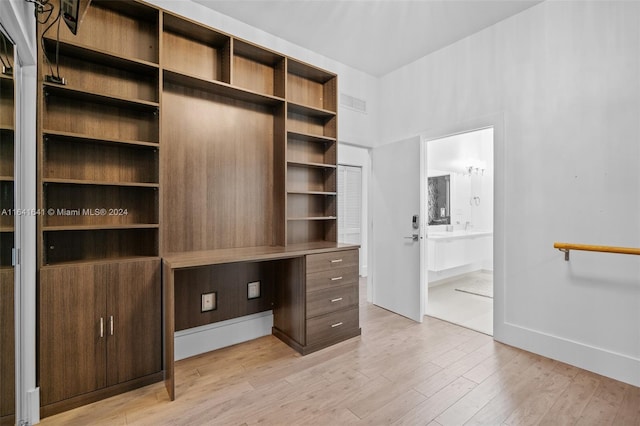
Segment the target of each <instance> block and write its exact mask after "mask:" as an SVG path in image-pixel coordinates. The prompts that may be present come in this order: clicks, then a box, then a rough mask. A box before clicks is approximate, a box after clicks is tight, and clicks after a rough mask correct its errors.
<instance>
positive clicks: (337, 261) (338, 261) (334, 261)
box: [331, 259, 342, 263]
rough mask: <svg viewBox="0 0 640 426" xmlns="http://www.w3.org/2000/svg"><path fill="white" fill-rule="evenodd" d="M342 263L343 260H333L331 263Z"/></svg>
mask: <svg viewBox="0 0 640 426" xmlns="http://www.w3.org/2000/svg"><path fill="white" fill-rule="evenodd" d="M340 262H342V259H333V260H332V261H331V263H340Z"/></svg>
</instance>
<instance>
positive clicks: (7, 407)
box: [0, 267, 16, 425]
mask: <svg viewBox="0 0 640 426" xmlns="http://www.w3.org/2000/svg"><path fill="white" fill-rule="evenodd" d="M14 300H15V299H14V282H13V268H9V267H5V268H0V425H4V424H13V423H14V421H13V414H14V412H15V393H16V388H15V363H14V359H15V322H14V312H15V311H14V307H13V306H14Z"/></svg>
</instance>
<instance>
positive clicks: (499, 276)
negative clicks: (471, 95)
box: [420, 112, 507, 341]
mask: <svg viewBox="0 0 640 426" xmlns="http://www.w3.org/2000/svg"><path fill="white" fill-rule="evenodd" d="M489 127H493V165H494V181H493V289H494V299H493V338H494V339H495V340H499V341H501V340H502V339H503V336H504V333H505V327H504V324H505V304H506V302H505V299H506V298H505V269H506V265H505V262H504V259H505V233H506V232H505V229H506V223H505V217H506V207H507V199H506V190H505V189H506V142H505V124H504V113H502V112H499V113H494V114H490V115H486V116H482V117H477V118H473V119H470V120H467V121H462V122H457V123H451V124H448V125H445V126H442V127H437V128H433V129H429V130H426V131H424V132H422V133H421V134H420V158H421V159H420V162H421V167H420V187H421V190H420V198H421V200H420V210H421V216H422V220H421V222H422V223H421V228H422V229H424V232H425V233H426V221H425V213H426V212H423V210H426V207H425V203H426V202H427V200H428V195H427V188H426V184H425V182H426V175H427V163H426V161H427V143H428V142H429V141H432V140H436V139H442V138H446V137H449V136H455V135H459V134H463V133H469V132H473V131H476V130H482V129H486V128H489ZM426 259H427V241H426V238H421V240H420V277H421V280H420V281H421V286H423V287H422V293H423V295H424V297H423V298H422V302H421V303H422V304H423V309H422V312H424V311H425V309H424V308H426V301H427V298H428V297H429V296H428V288H427V285H428V281H427V265H426ZM423 275H424V277H423Z"/></svg>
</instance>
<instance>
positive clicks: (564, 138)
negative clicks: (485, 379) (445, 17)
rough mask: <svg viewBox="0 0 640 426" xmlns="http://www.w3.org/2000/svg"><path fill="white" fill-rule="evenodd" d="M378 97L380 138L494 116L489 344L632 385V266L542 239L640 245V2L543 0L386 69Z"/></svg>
mask: <svg viewBox="0 0 640 426" xmlns="http://www.w3.org/2000/svg"><path fill="white" fill-rule="evenodd" d="M379 99H380V107H381V111H380V117H381V118H383V120H381V121H382V122H381V124H380V125H379V127H378V130H379V132H380V134H381V143H384V144H386V143H391V142H393V141H397V140H402V139H404V138H407V137H409V136H411V135H416V134H419V133H420V132H422V131H424V130H425V129H427V130H429V129H437V128H446V127H450V126H452V125H454V124H455V123H461V122H465V121H468V120H473V119H477V118H478V117H483V116H487V115H491V114H501V115H502V116H503V117H504V144H505V152H504V155H505V170H500V171H496V173H504V175H503V176H504V184H505V189H504V193H505V195H504V198H501V199H500V200H499V201H498V203H497V204H496V208H497V209H499V211H500V212H501V213H500V214H503V213H504V227H505V236H504V241H498V242H497V244H504V248H505V250H504V253H505V256H504V259H496V261H497V262H498V263H499V264H501V265H504V271H498V272H499V273H498V274H497V275H498V276H502V278H501V279H503V280H504V282H503V283H501V288H504V293H503V294H501V295H499V296H497V297H500V298H503V301H504V304H499V305H500V306H504V308H501V307H498V308H497V312H496V316H495V319H496V320H497V321H496V331H495V336H496V338H497V339H499V340H501V341H504V342H506V343H509V344H513V345H515V346H519V347H522V348H525V349H528V350H531V351H533V352H537V353H540V354H543V355H546V356H550V357H552V358H556V359H560V360H563V361H565V362H568V363H571V364H574V365H578V366H580V367H583V368H586V369H589V370H592V371H596V372H599V373H601V374H604V375H607V376H610V377H614V378H618V379H620V380H623V381H626V382H629V383H633V384H635V385H640V263H639V262H640V260H639V259H638V257H634V256H623V255H611V254H599V253H586V252H572V254H571V261H570V262H565V261H564V260H563V256H562V254H561V253H559V252H558V251H556V250H554V249H553V247H552V246H553V242H554V241H567V242H575V243H587V244H607V245H619V246H631V247H638V246H640V167H638V164H639V163H640V142H639V141H640V125H639V124H638V118H639V117H640V3H639V2H615V1H607V2H586V1H546V2H543V3H541V4H539V5H537V6H534V7H533V8H531V9H528V10H526V11H524V12H522V13H520V14H518V15H516V16H514V17H512V18H510V19H508V20H506V21H503V22H500V23H498V24H496V25H494V26H492V27H490V28H488V29H486V30H483V31H482V32H480V33H477V34H475V35H473V36H471V37H468V38H466V39H464V40H462V41H460V42H458V43H455V44H453V45H451V46H449V47H447V48H445V49H442V50H440V51H438V52H436V53H434V54H431V55H429V56H426V57H424V58H421V59H420V60H418V61H416V62H414V63H412V64H409V65H407V66H405V67H403V68H401V69H399V70H396V71H394V72H392V73H390V74H388V75H386V76H385V77H383V78H382V79H381V86H380V93H379ZM502 212H503V213H502ZM502 284H503V287H502ZM496 300H498V299H496Z"/></svg>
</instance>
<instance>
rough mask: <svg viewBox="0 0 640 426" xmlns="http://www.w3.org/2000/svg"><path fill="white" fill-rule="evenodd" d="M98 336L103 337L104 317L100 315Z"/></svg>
mask: <svg viewBox="0 0 640 426" xmlns="http://www.w3.org/2000/svg"><path fill="white" fill-rule="evenodd" d="M100 337H104V318H102V317H100Z"/></svg>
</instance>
